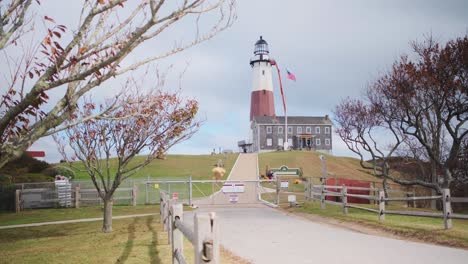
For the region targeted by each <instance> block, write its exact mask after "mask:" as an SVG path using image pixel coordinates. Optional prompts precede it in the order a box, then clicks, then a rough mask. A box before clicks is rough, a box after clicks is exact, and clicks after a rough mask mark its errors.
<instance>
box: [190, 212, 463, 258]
mask: <svg viewBox="0 0 468 264" xmlns="http://www.w3.org/2000/svg"><path fill="white" fill-rule="evenodd" d="M211 211H214V212H216V214H217V216H218V218H219V220H220V223H221V243H222V244H223V246H224V247H225V248H227V249H229V250H230V251H232V252H233V253H234V254H236V255H238V256H241V257H242V258H245V259H248V260H250V261H252V262H253V263H258V264H263V263H265V264H266V263H269V264H271V263H278V264H280V263H281V264H283V263H284V264H286V263H288V264H289V263H294V264H300V263H326V264H333V263H337V264H343V263H346V264H348V263H356V264H367V263H369V264H376V263H379V264H395V263H398V264H406V263H408V264H416V263H424V264H440V263H447V264H448V263H450V264H458V263H460V264H462V263H463V264H466V263H468V251H466V250H462V249H453V248H448V247H443V246H435V245H429V244H423V243H416V242H409V241H403V240H397V239H391V238H385V237H378V236H372V235H366V234H362V233H356V232H353V231H349V230H345V229H341V228H336V227H332V226H328V225H324V224H319V223H314V222H312V221H310V220H306V219H303V218H300V217H297V216H294V215H287V214H285V213H283V212H281V211H278V210H275V209H272V208H269V207H266V206H261V207H259V206H257V207H256V208H246V207H237V208H235V207H233V208H219V207H213V208H200V209H197V212H211ZM192 219H193V212H186V213H185V220H187V222H190V220H192ZM192 221H193V220H192Z"/></svg>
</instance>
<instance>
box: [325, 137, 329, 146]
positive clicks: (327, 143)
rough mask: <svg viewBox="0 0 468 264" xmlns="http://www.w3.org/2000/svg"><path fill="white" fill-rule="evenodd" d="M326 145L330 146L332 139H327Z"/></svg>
mask: <svg viewBox="0 0 468 264" xmlns="http://www.w3.org/2000/svg"><path fill="white" fill-rule="evenodd" d="M325 145H326V146H330V139H329V138H326V139H325Z"/></svg>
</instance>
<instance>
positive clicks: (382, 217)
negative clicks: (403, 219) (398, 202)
mask: <svg viewBox="0 0 468 264" xmlns="http://www.w3.org/2000/svg"><path fill="white" fill-rule="evenodd" d="M384 199H385V192H384V191H383V190H379V220H380V221H383V220H385V200H384Z"/></svg>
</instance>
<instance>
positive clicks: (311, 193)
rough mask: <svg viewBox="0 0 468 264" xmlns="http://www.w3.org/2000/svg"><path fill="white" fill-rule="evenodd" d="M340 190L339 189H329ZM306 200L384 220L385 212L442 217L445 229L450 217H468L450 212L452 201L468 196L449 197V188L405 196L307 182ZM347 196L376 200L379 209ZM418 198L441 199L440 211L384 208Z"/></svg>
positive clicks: (455, 201)
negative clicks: (365, 212) (437, 192)
mask: <svg viewBox="0 0 468 264" xmlns="http://www.w3.org/2000/svg"><path fill="white" fill-rule="evenodd" d="M330 189H332V190H341V191H331V190H330ZM348 190H368V191H369V192H374V193H377V195H362V194H351V193H348ZM305 196H306V200H319V201H320V208H322V209H324V208H325V207H326V206H325V205H326V204H327V203H328V204H333V205H338V206H341V207H342V208H343V213H344V214H347V213H348V208H354V209H359V210H364V211H368V212H372V213H376V214H378V216H379V220H380V221H383V220H385V215H386V214H394V215H407V216H422V217H433V218H443V219H444V227H445V229H450V228H452V219H468V215H463V214H454V213H453V212H452V205H451V204H452V203H468V197H451V196H450V190H449V189H443V193H442V195H436V196H406V197H385V193H384V191H383V190H382V189H374V188H365V187H352V186H333V185H324V184H322V185H313V183H311V182H308V183H307V188H306V190H305ZM328 196H332V197H338V198H339V199H337V200H340V201H339V202H337V201H328V200H327V199H326V198H327V197H328ZM348 197H356V198H363V199H368V200H370V201H372V200H373V201H376V202H377V203H378V205H379V209H373V208H368V207H364V206H358V205H354V204H349V203H348ZM420 200H441V201H442V205H443V212H442V213H434V212H423V211H397V210H386V209H385V203H386V202H390V201H406V202H407V203H411V202H413V203H414V202H415V201H420Z"/></svg>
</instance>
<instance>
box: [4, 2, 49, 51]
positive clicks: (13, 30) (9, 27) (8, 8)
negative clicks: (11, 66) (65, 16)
mask: <svg viewBox="0 0 468 264" xmlns="http://www.w3.org/2000/svg"><path fill="white" fill-rule="evenodd" d="M32 2H33V0H0V50H2V49H3V48H5V47H6V46H8V44H11V43H15V41H16V40H17V39H18V38H20V37H21V36H22V35H23V34H24V33H25V32H24V26H25V25H27V24H29V22H30V21H31V19H30V18H28V17H27V15H26V14H27V13H28V10H29V8H30V6H31V4H32ZM35 2H36V3H37V4H39V3H40V1H39V0H35Z"/></svg>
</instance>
